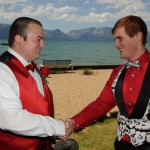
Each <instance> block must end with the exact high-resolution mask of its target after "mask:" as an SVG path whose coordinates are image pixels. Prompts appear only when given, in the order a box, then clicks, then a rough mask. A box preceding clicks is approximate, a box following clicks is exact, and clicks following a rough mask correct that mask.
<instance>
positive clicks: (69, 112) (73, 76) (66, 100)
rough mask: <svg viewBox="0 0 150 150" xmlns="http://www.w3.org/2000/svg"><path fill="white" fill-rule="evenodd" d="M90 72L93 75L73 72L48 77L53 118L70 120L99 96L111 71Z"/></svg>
mask: <svg viewBox="0 0 150 150" xmlns="http://www.w3.org/2000/svg"><path fill="white" fill-rule="evenodd" d="M92 71H93V72H94V74H93V75H84V74H83V70H75V71H69V72H67V73H61V74H50V75H49V76H48V78H47V81H48V84H49V87H50V89H51V91H52V93H53V98H54V109H55V118H57V119H66V118H70V117H72V116H74V115H75V114H76V113H78V112H79V111H81V110H82V109H83V108H84V107H85V106H86V105H88V104H89V103H91V102H92V101H94V100H95V99H96V98H97V97H98V96H99V94H100V92H101V91H102V89H103V88H104V85H105V83H106V81H107V80H108V78H109V76H110V74H111V71H112V70H111V69H99V70H92ZM115 110H116V108H115Z"/></svg>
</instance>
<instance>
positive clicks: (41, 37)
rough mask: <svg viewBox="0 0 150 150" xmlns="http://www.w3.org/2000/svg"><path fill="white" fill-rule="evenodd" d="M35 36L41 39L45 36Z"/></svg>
mask: <svg viewBox="0 0 150 150" xmlns="http://www.w3.org/2000/svg"><path fill="white" fill-rule="evenodd" d="M35 38H40V39H43V40H44V39H45V37H43V36H38V35H37V36H35Z"/></svg>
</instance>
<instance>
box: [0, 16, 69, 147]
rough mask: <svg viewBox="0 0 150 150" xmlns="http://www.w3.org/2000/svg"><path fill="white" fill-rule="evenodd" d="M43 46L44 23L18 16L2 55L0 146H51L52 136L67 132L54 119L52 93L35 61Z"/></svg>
mask: <svg viewBox="0 0 150 150" xmlns="http://www.w3.org/2000/svg"><path fill="white" fill-rule="evenodd" d="M42 48H44V30H43V27H42V24H41V23H40V22H39V21H38V20H35V19H33V18H29V17H20V18H17V19H16V20H15V21H14V22H13V24H12V25H11V27H10V31H9V47H8V50H7V51H6V52H4V53H3V54H2V55H1V56H0V149H1V150H44V149H45V150H46V149H47V150H48V149H49V150H51V149H52V147H51V142H52V136H64V135H65V134H67V129H66V128H65V125H66V124H65V123H64V121H62V120H55V119H53V117H54V108H53V96H52V93H51V91H50V89H49V87H48V85H47V84H46V82H45V81H44V80H43V78H42V76H41V75H40V71H39V69H38V68H37V66H36V64H35V63H34V61H35V60H36V59H38V58H40V51H41V49H42Z"/></svg>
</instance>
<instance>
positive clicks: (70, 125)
mask: <svg viewBox="0 0 150 150" xmlns="http://www.w3.org/2000/svg"><path fill="white" fill-rule="evenodd" d="M64 124H65V130H66V134H65V135H64V136H61V137H59V138H60V139H61V140H66V139H68V138H69V136H70V134H71V133H72V132H73V129H74V125H75V123H74V120H73V119H66V120H65V121H64Z"/></svg>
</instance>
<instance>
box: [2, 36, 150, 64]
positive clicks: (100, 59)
mask: <svg viewBox="0 0 150 150" xmlns="http://www.w3.org/2000/svg"><path fill="white" fill-rule="evenodd" d="M0 43H7V41H6V40H1V39H0ZM147 48H148V49H149V50H150V43H149V44H147ZM6 49H7V46H5V45H0V54H1V53H3V52H4V51H5V50H6ZM46 59H49V60H63V59H71V60H72V64H73V65H108V64H115V65H116V64H121V63H123V62H124V60H121V59H120V56H119V52H118V50H117V49H115V48H114V43H113V42H79V41H45V48H44V49H43V50H42V51H41V58H40V59H39V60H37V64H42V62H43V60H46Z"/></svg>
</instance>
